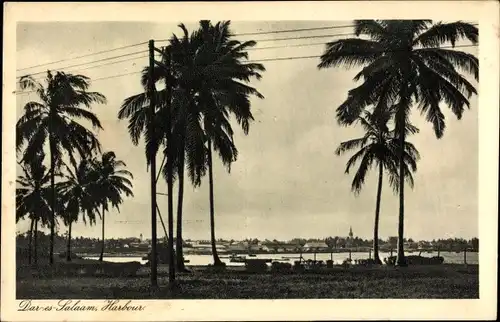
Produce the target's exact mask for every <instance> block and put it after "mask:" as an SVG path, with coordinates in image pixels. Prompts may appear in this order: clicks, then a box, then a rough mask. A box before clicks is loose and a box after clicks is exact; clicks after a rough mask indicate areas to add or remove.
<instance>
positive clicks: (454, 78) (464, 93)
mask: <svg viewBox="0 0 500 322" xmlns="http://www.w3.org/2000/svg"><path fill="white" fill-rule="evenodd" d="M355 33H356V36H360V35H363V36H367V37H369V39H360V38H355V39H342V40H337V41H334V42H330V43H328V44H327V48H326V51H325V53H324V54H323V55H322V56H321V63H320V64H319V65H318V66H319V68H326V67H330V66H338V65H344V66H347V67H353V66H364V68H363V69H362V70H361V71H360V72H359V73H358V74H357V75H356V77H355V80H359V79H364V83H363V84H362V85H360V86H358V87H356V88H354V89H353V90H351V91H349V94H348V98H347V99H346V101H345V102H343V103H342V104H341V105H340V107H339V108H338V109H337V116H338V119H339V120H340V121H341V122H343V123H348V124H350V123H352V122H353V121H354V120H356V118H357V117H358V116H359V115H360V113H361V111H362V110H363V108H364V107H365V106H368V105H371V104H375V103H376V102H378V101H380V100H382V101H384V102H385V104H384V105H393V104H396V103H397V102H399V101H402V100H404V101H407V103H408V104H404V105H405V107H403V108H401V110H402V111H406V112H407V109H408V108H409V106H410V105H411V101H412V99H413V101H414V102H415V103H418V108H419V109H420V110H421V112H422V113H423V114H425V116H426V119H427V120H428V121H430V122H431V123H432V124H433V127H434V131H435V134H436V136H437V137H438V138H439V137H441V136H442V135H443V133H444V129H445V124H444V115H443V113H442V111H441V108H440V106H439V103H440V102H445V103H446V104H447V105H448V106H449V107H450V108H451V110H452V112H453V113H454V114H455V115H456V116H457V117H458V118H461V117H462V114H463V111H464V107H465V106H467V107H469V100H468V99H469V98H470V97H471V95H472V94H476V93H477V92H476V89H475V88H474V86H473V85H472V84H471V83H470V82H469V81H468V80H467V79H466V78H464V77H463V76H462V75H461V74H460V73H459V72H460V71H462V72H466V73H470V74H472V75H473V76H474V77H475V79H476V80H478V79H479V64H478V59H477V58H476V57H475V56H474V55H471V54H468V53H465V52H461V51H457V50H453V49H446V48H439V46H441V45H442V44H444V43H446V42H450V43H451V45H452V46H455V45H456V42H457V41H458V40H460V39H462V38H464V39H468V40H469V41H471V42H472V43H473V44H477V42H478V29H477V28H476V27H475V26H473V25H472V24H469V23H465V22H454V23H436V24H432V21H430V20H358V21H356V24H355ZM405 114H407V113H405ZM399 126H401V124H399V122H397V123H396V131H397V132H399V130H398V129H399Z"/></svg>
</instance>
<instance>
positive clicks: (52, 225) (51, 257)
mask: <svg viewBox="0 0 500 322" xmlns="http://www.w3.org/2000/svg"><path fill="white" fill-rule="evenodd" d="M49 124H50V130H49V131H50V133H49V145H50V189H51V196H50V199H51V200H50V211H51V214H50V251H49V262H50V264H51V265H52V264H54V235H55V225H56V214H55V205H56V184H55V162H54V161H55V160H54V152H55V146H54V139H53V137H52V136H53V133H52V119H50V120H49Z"/></svg>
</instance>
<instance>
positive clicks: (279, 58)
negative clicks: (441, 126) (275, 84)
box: [16, 45, 478, 94]
mask: <svg viewBox="0 0 500 322" xmlns="http://www.w3.org/2000/svg"><path fill="white" fill-rule="evenodd" d="M477 46H478V45H455V46H442V47H434V48H424V49H447V48H464V47H477ZM386 52H387V51H386ZM392 52H395V50H392ZM321 56H322V55H311V56H292V57H276V58H264V59H257V60H250V61H248V62H250V63H260V62H269V61H284V60H297V59H311V58H320V57H321ZM141 72H142V70H139V71H134V72H130V73H124V74H118V75H111V76H106V77H100V78H95V79H93V80H92V82H95V81H99V80H105V79H112V78H117V77H122V76H128V75H134V74H139V73H141ZM32 92H34V91H20V92H16V94H25V93H32Z"/></svg>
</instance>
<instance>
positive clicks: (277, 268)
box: [271, 262, 292, 273]
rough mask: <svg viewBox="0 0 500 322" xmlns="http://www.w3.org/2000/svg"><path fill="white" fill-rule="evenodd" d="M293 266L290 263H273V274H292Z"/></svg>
mask: <svg viewBox="0 0 500 322" xmlns="http://www.w3.org/2000/svg"><path fill="white" fill-rule="evenodd" d="M291 271H292V265H291V264H290V263H280V262H273V263H272V264H271V272H274V273H290V272H291Z"/></svg>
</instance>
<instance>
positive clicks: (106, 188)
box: [91, 151, 134, 261]
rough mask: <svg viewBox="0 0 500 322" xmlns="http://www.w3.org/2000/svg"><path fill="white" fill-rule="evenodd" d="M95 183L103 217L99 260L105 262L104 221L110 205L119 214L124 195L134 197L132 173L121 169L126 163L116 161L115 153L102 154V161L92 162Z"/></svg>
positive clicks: (94, 186) (94, 191)
mask: <svg viewBox="0 0 500 322" xmlns="http://www.w3.org/2000/svg"><path fill="white" fill-rule="evenodd" d="M92 167H93V169H92V171H93V175H94V178H93V181H92V183H91V185H92V190H93V194H94V195H95V196H96V197H98V198H100V201H99V203H100V204H101V208H102V211H101V216H102V239H101V255H100V256H99V260H100V261H102V260H103V256H104V219H105V213H106V211H108V204H109V203H110V204H111V206H112V207H114V208H115V209H116V210H117V211H118V212H120V204H121V203H122V202H123V198H122V194H125V195H126V196H132V197H133V196H134V194H133V192H132V182H131V181H130V179H132V178H133V175H132V173H130V172H129V171H128V170H125V169H120V168H121V167H126V164H125V162H123V161H121V160H117V159H116V155H115V153H114V152H112V151H109V152H105V153H103V154H102V156H101V159H100V160H99V159H97V158H94V159H93V160H92Z"/></svg>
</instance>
